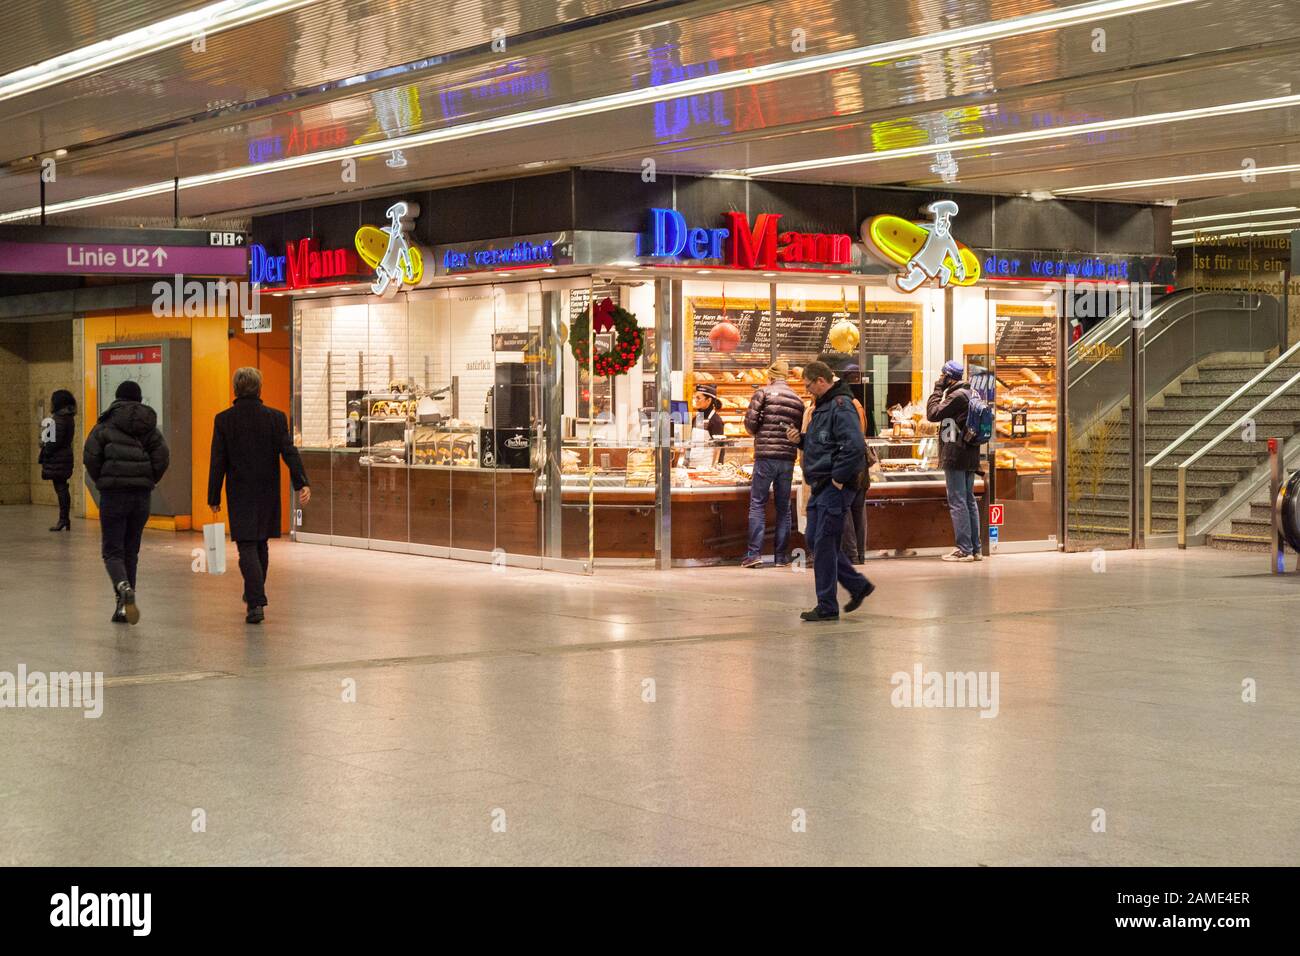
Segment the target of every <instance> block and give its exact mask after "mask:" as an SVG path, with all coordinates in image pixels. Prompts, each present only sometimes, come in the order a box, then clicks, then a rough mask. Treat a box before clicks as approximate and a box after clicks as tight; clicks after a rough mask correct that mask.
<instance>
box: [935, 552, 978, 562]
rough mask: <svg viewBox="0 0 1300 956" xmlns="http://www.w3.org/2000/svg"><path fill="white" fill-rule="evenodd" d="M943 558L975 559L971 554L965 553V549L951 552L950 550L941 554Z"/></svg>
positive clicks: (954, 559) (953, 559)
mask: <svg viewBox="0 0 1300 956" xmlns="http://www.w3.org/2000/svg"><path fill="white" fill-rule="evenodd" d="M943 560H945V561H974V560H975V556H974V555H972V554H967V553H966V552H965V551H952V552H950V553H949V554H945V555H944V556H943Z"/></svg>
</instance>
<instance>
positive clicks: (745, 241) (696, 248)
mask: <svg viewBox="0 0 1300 956" xmlns="http://www.w3.org/2000/svg"><path fill="white" fill-rule="evenodd" d="M726 220H727V225H728V228H725V229H702V228H691V227H689V226H687V224H686V217H684V216H683V215H682V214H681V213H680V212H678V211H677V210H676V209H658V208H654V209H651V210H650V234H649V236H643V237H641V249H642V251H641V255H643V256H648V257H650V258H655V259H718V260H721V261H722V262H723V263H725V264H726V265H729V266H732V267H733V268H736V269H779V268H783V267H786V266H790V265H798V264H815V265H829V266H835V265H839V266H848V265H851V264H852V262H853V239H852V237H851V236H847V235H842V234H834V233H822V232H794V231H786V232H782V231H780V230H779V228H778V227H779V223H780V220H781V214H780V213H766V212H765V213H759V214H758V215H757V216H755V217H754V224H753V226H752V227H751V226H750V224H749V217H748V216H746V215H745V214H744V213H743V212H729V213H727V214H726ZM647 245H648V246H649V248H648V249H646V246H647Z"/></svg>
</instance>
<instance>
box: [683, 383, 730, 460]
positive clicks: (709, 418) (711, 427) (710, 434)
mask: <svg viewBox="0 0 1300 956" xmlns="http://www.w3.org/2000/svg"><path fill="white" fill-rule="evenodd" d="M692 402H693V403H694V405H695V417H694V418H693V419H691V451H690V464H691V467H693V468H708V467H710V466H711V465H712V464H713V445H714V443H715V442H720V441H721V440H722V438H723V437H724V433H725V430H726V422H724V421H723V420H722V416H721V415H719V414H718V411H719V410H720V409H721V408H722V402H721V401H719V399H718V386H716V385H714V384H712V383H711V382H704V383H702V384H700V385H697V386H695V397H694V398H693V399H692ZM718 460H719V461H721V460H722V456H721V455H719V456H718Z"/></svg>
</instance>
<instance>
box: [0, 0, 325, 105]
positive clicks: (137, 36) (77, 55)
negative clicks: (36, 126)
mask: <svg viewBox="0 0 1300 956" xmlns="http://www.w3.org/2000/svg"><path fill="white" fill-rule="evenodd" d="M318 2H319V0H220V2H218V3H210V4H208V5H207V6H206V7H200V8H199V9H197V10H191V11H189V12H188V13H182V14H179V15H177V16H174V17H168V18H167V19H166V20H159V21H158V22H157V23H151V24H149V25H148V26H146V27H140V28H139V29H138V30H131V31H129V32H127V33H123V34H121V35H119V36H115V37H113V38H111V39H108V40H101V41H99V42H98V43H91V44H89V45H88V46H83V47H81V48H79V49H76V50H70V51H68V52H67V53H63V54H61V55H59V56H56V57H52V58H51V59H48V60H44V61H42V62H40V63H34V64H32V65H31V66H25V67H23V68H22V69H21V70H14V71H13V72H12V73H6V74H5V75H4V76H0V101H4V100H9V99H13V98H14V97H16V96H25V95H26V94H28V93H35V92H36V91H38V90H43V89H46V88H48V87H51V86H54V85H56V84H58V83H67V82H68V81H69V80H75V79H77V78H79V77H83V76H89V75H90V74H92V73H98V72H99V71H100V70H106V69H108V68H109V67H112V66H116V65H118V64H119V63H125V62H127V61H129V60H134V59H138V58H139V57H142V56H147V55H148V54H150V53H157V52H158V51H159V50H165V49H167V48H169V47H173V46H178V45H180V44H182V43H190V42H193V40H194V39H195V38H196V37H198V36H199V35H203V36H211V35H212V34H214V33H219V32H221V31H223V30H230V29H233V28H234V27H241V26H244V25H245V24H249V23H255V22H256V21H258V20H263V19H265V18H267V17H271V16H275V15H277V14H281V13H287V12H289V11H290V10H296V9H298V8H299V7H305V6H308V5H309V4H312V3H318ZM49 15H50V16H55V15H56V14H54V13H51V14H49Z"/></svg>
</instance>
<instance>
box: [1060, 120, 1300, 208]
mask: <svg viewBox="0 0 1300 956" xmlns="http://www.w3.org/2000/svg"><path fill="white" fill-rule="evenodd" d="M1288 98H1289V97H1288ZM1244 172H1246V170H1245V169H1241V168H1238V169H1225V170H1224V171H1223V172H1219V173H1192V174H1189V175H1186V176H1164V177H1161V178H1160V179H1130V180H1128V181H1126V182H1121V183H1101V184H1100V185H1097V186H1072V187H1070V188H1069V189H1056V190H1053V192H1055V194H1056V195H1058V196H1068V195H1072V194H1074V193H1090V192H1098V191H1101V190H1105V191H1107V192H1111V191H1114V190H1117V189H1142V188H1144V187H1148V186H1171V185H1175V184H1177V183H1199V182H1211V181H1213V180H1216V179H1239V178H1240V177H1241V175H1242V173H1244ZM1296 172H1300V163H1289V164H1288V165H1286V166H1260V167H1258V168H1256V169H1252V170H1250V174H1251V175H1252V176H1276V175H1278V174H1279V173H1296Z"/></svg>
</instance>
